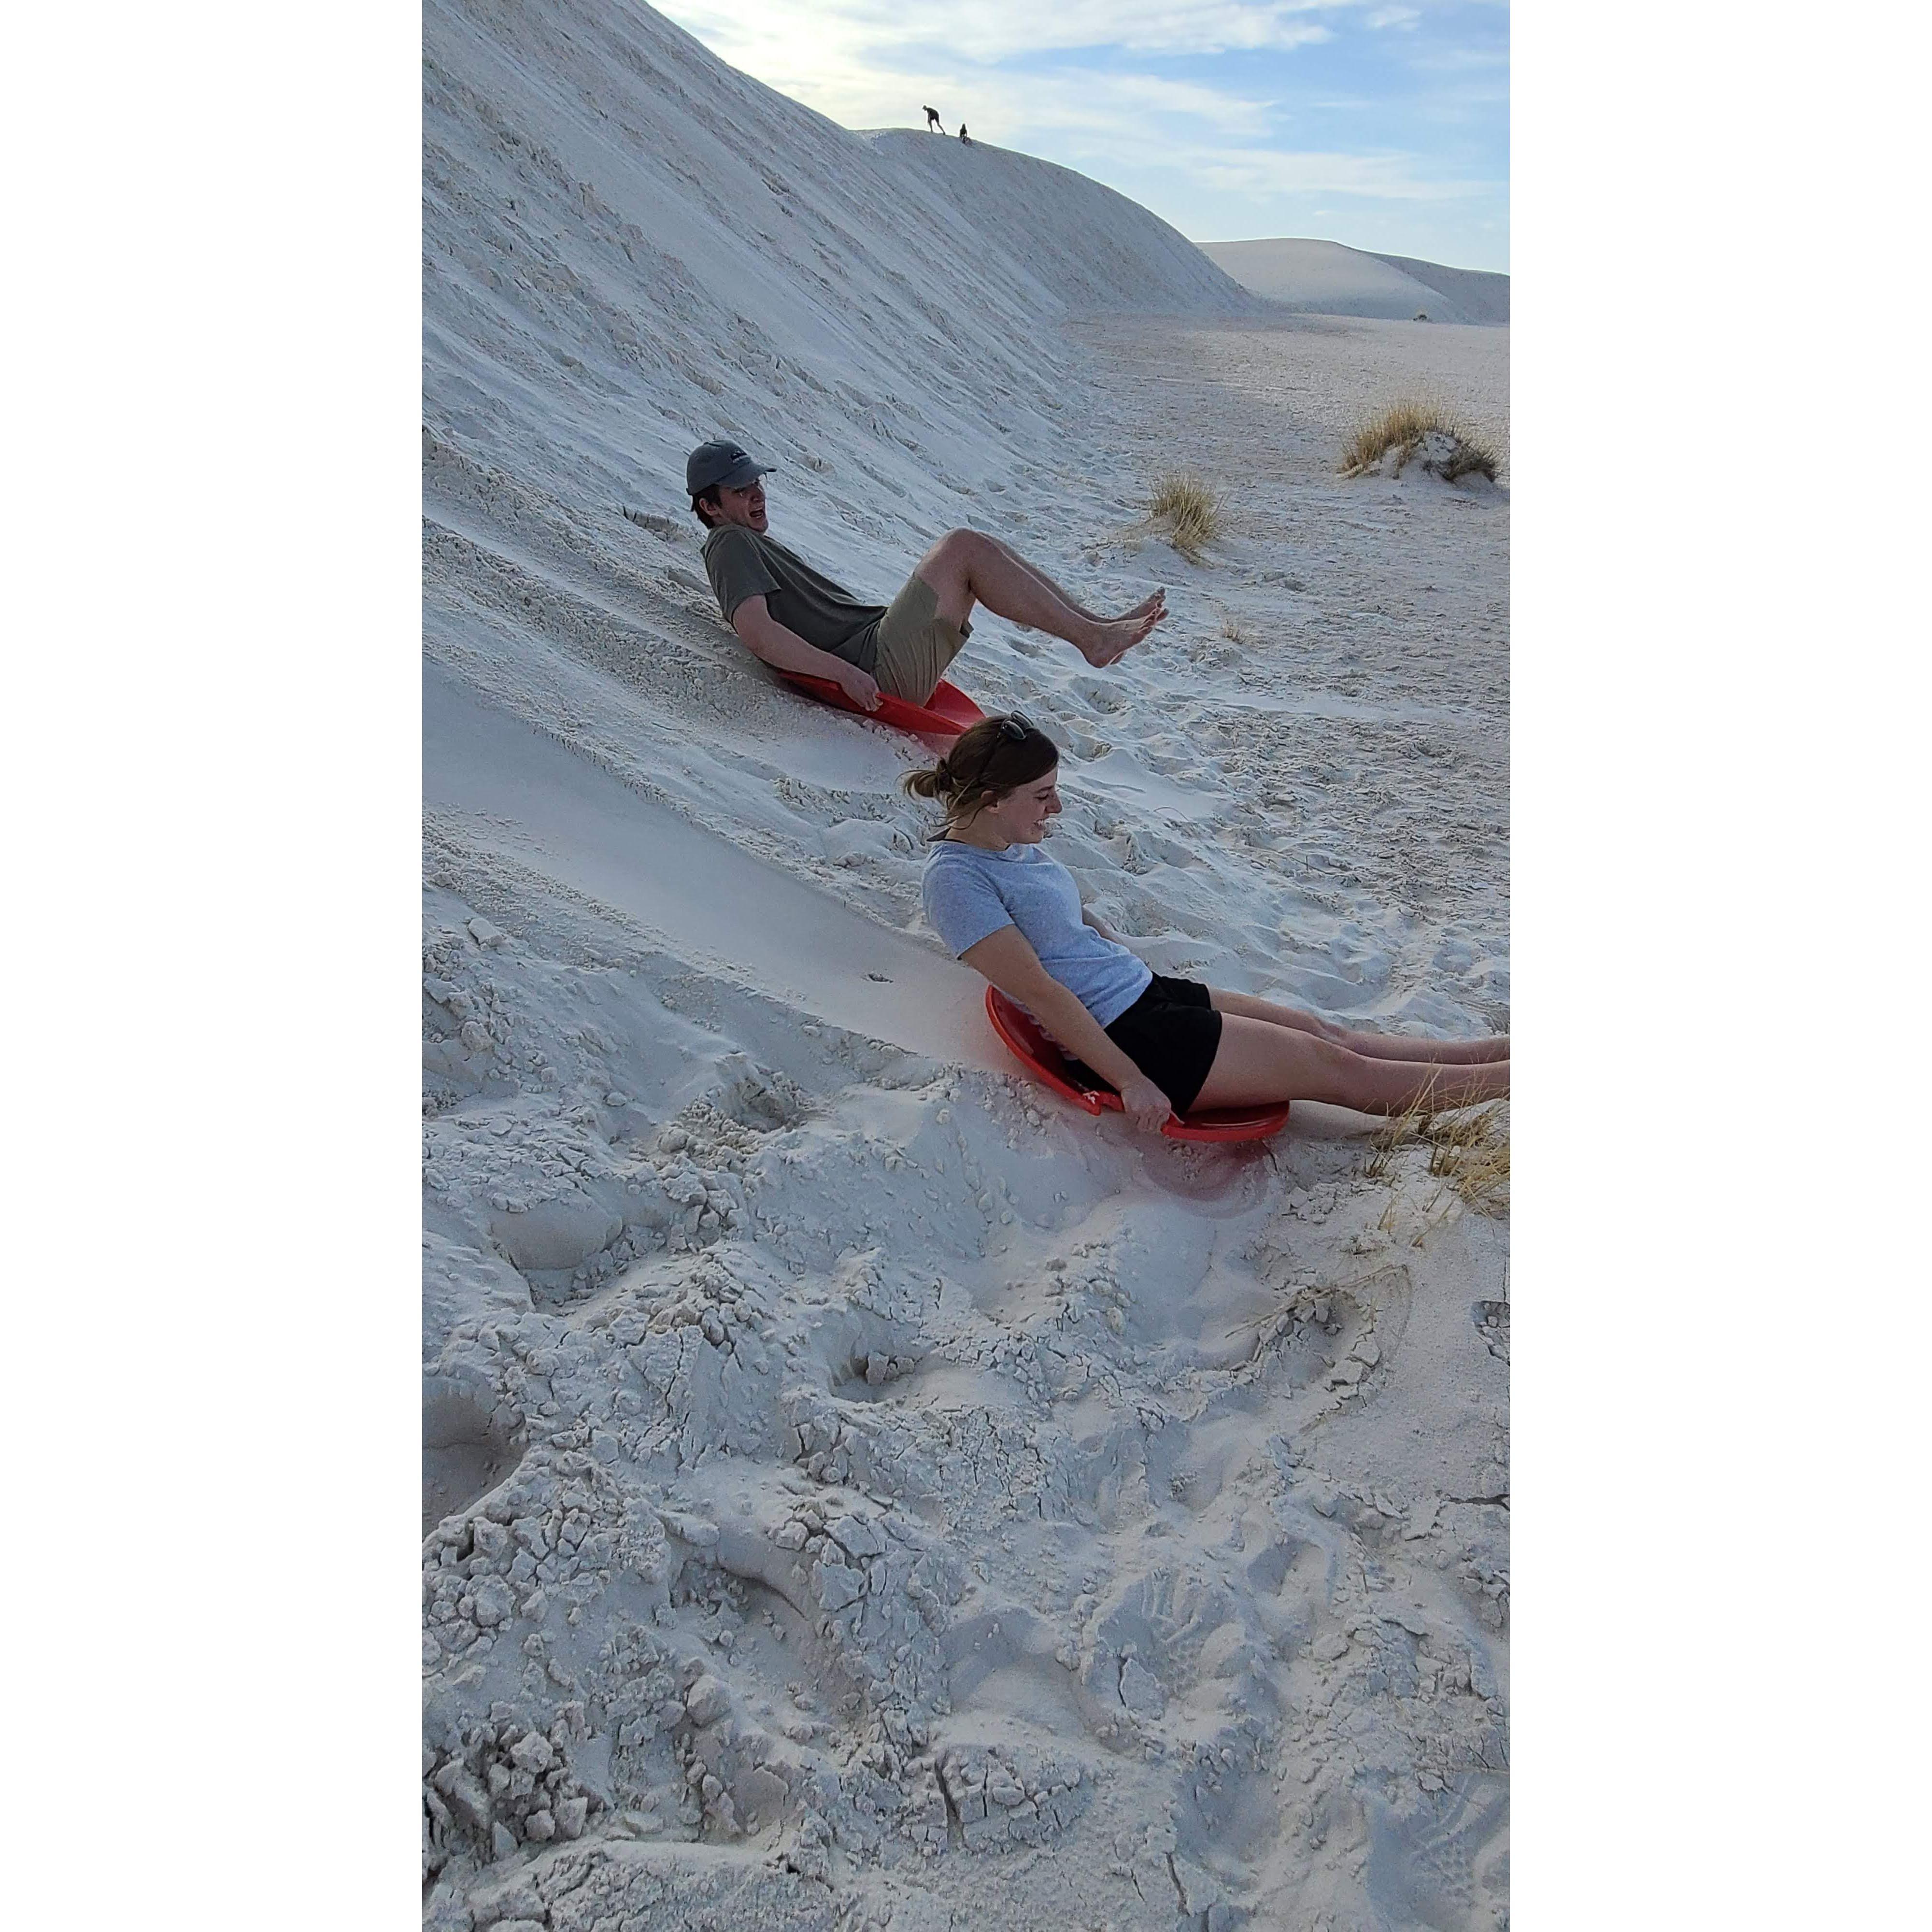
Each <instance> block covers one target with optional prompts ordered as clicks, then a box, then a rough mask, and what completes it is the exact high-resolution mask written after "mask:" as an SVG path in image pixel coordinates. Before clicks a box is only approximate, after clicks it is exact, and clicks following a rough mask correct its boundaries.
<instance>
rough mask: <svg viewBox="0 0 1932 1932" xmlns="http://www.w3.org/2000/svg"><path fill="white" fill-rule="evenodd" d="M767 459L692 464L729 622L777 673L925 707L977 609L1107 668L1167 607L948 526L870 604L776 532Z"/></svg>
mask: <svg viewBox="0 0 1932 1932" xmlns="http://www.w3.org/2000/svg"><path fill="white" fill-rule="evenodd" d="M770 469H771V465H770V464H769V463H758V462H755V461H754V460H753V459H752V458H751V457H750V456H749V455H747V454H746V452H745V451H744V450H742V449H739V446H737V444H736V443H724V442H715V443H703V444H701V445H700V446H699V447H698V448H697V449H694V450H693V451H692V452H691V455H690V457H689V458H688V460H686V462H685V466H684V480H685V487H686V488H687V489H688V490H689V491H690V493H691V510H692V512H693V514H695V516H696V517H697V520H698V521H699V522H700V523H702V524H703V526H704V527H705V529H706V532H708V533H709V534H707V535H706V538H705V539H704V568H705V571H706V574H708V575H709V577H710V579H711V588H712V591H713V592H714V593H715V595H716V596H717V598H718V609H719V610H721V611H722V612H723V613H724V621H725V622H727V624H729V625H730V626H731V628H732V629H733V630H734V631H736V632H737V634H738V636H739V640H741V641H742V643H743V644H744V646H745V649H747V650H748V651H749V652H751V655H753V656H754V657H757V658H763V661H765V662H766V664H769V665H771V666H772V668H773V669H774V670H782V671H791V672H794V673H799V674H800V675H802V676H806V677H823V678H829V679H832V682H835V684H837V685H838V687H839V688H840V689H841V690H842V691H844V694H845V695H846V696H847V697H849V698H850V700H852V702H853V703H854V704H856V705H857V706H859V708H860V709H862V710H865V711H876V710H877V709H878V706H879V699H880V694H882V693H883V694H886V695H888V696H890V697H899V698H903V699H904V700H906V701H907V703H911V704H923V703H926V700H927V699H929V697H931V696H932V693H933V690H934V688H935V686H936V685H938V682H939V680H940V679H941V677H943V676H944V675H945V673H946V667H947V665H948V664H950V663H951V662H952V661H953V658H955V657H956V655H958V654H959V650H960V648H961V646H963V645H964V644H965V641H966V640H967V638H968V636H970V635H971V632H972V629H973V626H972V623H971V616H972V612H973V607H974V604H976V603H977V604H985V605H986V608H987V609H988V610H990V611H992V613H993V614H994V615H995V616H996V617H1005V618H1008V619H1011V621H1012V622H1014V623H1016V624H1022V625H1026V626H1027V627H1028V628H1030V629H1032V630H1036V631H1047V632H1048V633H1049V634H1051V635H1052V636H1054V637H1059V638H1061V639H1062V640H1064V641H1065V642H1066V643H1070V644H1071V645H1072V646H1073V647H1074V649H1076V650H1077V651H1078V652H1079V653H1080V655H1082V657H1084V658H1085V659H1086V660H1087V661H1088V663H1089V664H1092V665H1094V666H1095V667H1100V666H1103V665H1106V664H1112V662H1113V661H1115V658H1118V657H1120V656H1121V655H1124V653H1125V652H1128V651H1130V650H1131V649H1133V647H1134V646H1135V645H1136V644H1137V643H1139V642H1140V640H1142V638H1143V637H1145V636H1146V635H1147V634H1148V631H1151V630H1152V629H1153V628H1154V626H1155V625H1157V624H1158V623H1159V622H1160V620H1161V619H1163V617H1165V616H1166V615H1167V593H1166V592H1165V591H1162V590H1157V591H1156V592H1154V595H1152V596H1151V597H1145V598H1142V600H1141V601H1140V602H1139V603H1138V604H1136V605H1135V606H1134V607H1133V609H1132V610H1128V611H1125V612H1124V613H1122V614H1121V616H1118V617H1105V616H1101V615H1100V613H1098V612H1097V611H1093V610H1088V608H1087V607H1086V606H1085V604H1082V603H1080V602H1079V601H1077V600H1076V599H1075V598H1072V597H1070V596H1069V595H1067V592H1065V591H1064V590H1063V589H1061V587H1060V586H1059V585H1058V584H1057V583H1055V582H1054V581H1053V580H1052V578H1051V577H1049V576H1048V575H1047V574H1046V572H1045V571H1043V570H1041V569H1040V568H1039V567H1038V565H1035V564H1031V563H1029V562H1027V560H1026V559H1025V558H1024V557H1022V556H1019V554H1018V553H1016V552H1015V551H1013V550H1009V549H1008V548H1007V546H1006V545H1005V544H1003V543H1001V541H1000V540H999V539H998V538H997V537H989V536H987V535H984V534H983V532H980V531H978V530H949V531H947V533H946V535H944V536H943V537H941V538H940V539H939V541H938V542H937V543H936V544H934V545H933V547H932V549H930V550H928V551H927V552H926V554H925V556H922V557H921V558H920V559H919V563H918V565H917V567H916V568H915V569H914V570H913V574H912V575H911V576H910V577H907V579H906V580H905V585H904V588H903V589H901V591H900V592H899V594H898V595H897V596H896V597H895V598H893V599H892V602H891V603H890V604H863V603H861V602H859V600H858V599H857V598H855V597H853V595H852V594H851V592H850V591H848V590H845V589H841V587H840V586H838V584H836V583H833V582H832V580H830V579H829V577H821V576H820V574H819V573H818V572H817V571H815V570H814V569H813V568H812V567H811V565H809V564H808V563H807V562H805V560H804V559H802V557H799V556H796V555H794V554H793V553H792V552H791V551H790V550H787V549H786V547H784V544H781V543H780V542H778V540H777V539H776V538H774V537H772V536H771V535H768V534H767V532H766V517H765V486H764V483H763V478H764V477H765V476H766V474H767V473H768V472H769V470H770Z"/></svg>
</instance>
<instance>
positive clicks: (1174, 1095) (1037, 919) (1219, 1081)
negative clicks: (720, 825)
mask: <svg viewBox="0 0 1932 1932" xmlns="http://www.w3.org/2000/svg"><path fill="white" fill-rule="evenodd" d="M1059 770H1060V752H1059V749H1058V747H1057V746H1056V745H1055V743H1054V742H1053V740H1052V739H1051V738H1049V736H1047V735H1046V733H1045V732H1044V731H1043V730H1040V727H1039V726H1038V725H1037V724H1033V723H1032V722H1031V721H1029V720H1028V719H1027V718H1022V717H1021V716H1020V715H1019V714H1018V713H1017V712H1010V713H1009V714H1008V715H1006V716H1004V717H992V718H982V719H981V720H980V722H979V723H978V724H974V725H972V726H971V727H968V729H967V730H965V731H964V732H962V733H961V734H960V736H959V738H958V739H957V740H956V742H954V744H953V748H952V749H951V750H950V751H948V752H947V754H946V755H945V757H943V758H941V760H940V761H939V763H938V764H937V765H936V766H933V767H932V768H931V769H929V770H926V771H920V772H912V773H910V775H908V776H907V778H906V779H905V781H904V782H905V787H906V789H907V790H908V791H910V792H911V793H914V794H915V795H916V796H919V797H921V798H936V799H939V800H941V802H942V803H944V805H945V808H946V825H945V829H944V831H943V832H941V834H940V835H939V836H938V838H937V840H936V841H935V843H934V844H933V847H932V852H931V853H930V854H929V856H928V857H927V859H926V874H925V877H924V879H923V880H922V883H921V896H922V899H923V901H924V902H925V906H926V919H927V920H928V922H929V923H930V925H931V926H932V929H933V930H934V931H935V932H937V933H938V935H939V936H940V938H941V939H943V940H944V941H945V942H946V945H947V950H949V951H950V952H951V953H954V954H955V955H956V956H958V957H959V959H963V960H964V961H965V962H966V964H967V965H968V966H970V967H971V968H973V970H974V971H975V972H976V973H977V974H980V976H981V977H983V978H984V979H986V980H990V981H991V982H992V983H993V985H995V986H997V987H998V988H999V989H1000V991H1001V992H1003V993H1004V994H1005V995H1006V996H1007V998H1009V999H1010V1000H1015V1001H1018V1002H1019V1004H1021V1005H1022V1006H1023V1007H1025V1008H1026V1009H1027V1010H1028V1012H1029V1013H1031V1014H1032V1016H1033V1017H1034V1019H1036V1020H1037V1021H1038V1022H1040V1025H1042V1026H1043V1027H1044V1028H1046V1031H1048V1032H1049V1034H1052V1036H1053V1037H1054V1038H1055V1040H1058V1042H1059V1043H1060V1044H1061V1046H1062V1047H1063V1048H1064V1049H1065V1050H1066V1051H1067V1052H1068V1053H1069V1054H1070V1055H1073V1057H1074V1058H1076V1060H1078V1061H1080V1062H1081V1063H1082V1065H1083V1066H1084V1067H1086V1068H1087V1069H1088V1070H1090V1071H1091V1072H1092V1073H1095V1074H1097V1075H1098V1076H1100V1079H1103V1080H1104V1081H1106V1082H1108V1084H1109V1085H1111V1086H1112V1088H1114V1090H1115V1092H1116V1093H1118V1094H1119V1095H1120V1097H1121V1106H1122V1107H1123V1108H1124V1109H1125V1111H1126V1112H1127V1117H1128V1118H1129V1119H1130V1120H1131V1121H1133V1123H1134V1124H1135V1125H1136V1127H1144V1128H1146V1129H1148V1130H1151V1131H1153V1132H1156V1133H1157V1132H1158V1131H1159V1130H1160V1128H1161V1127H1163V1125H1164V1124H1165V1123H1166V1120H1167V1117H1168V1115H1169V1113H1170V1112H1173V1113H1181V1114H1185V1113H1188V1112H1191V1111H1193V1109H1196V1108H1197V1107H1199V1108H1215V1107H1248V1106H1259V1105H1263V1104H1267V1103H1274V1102H1276V1101H1280V1100H1323V1101H1326V1102H1328V1103H1329V1104H1330V1105H1331V1106H1337V1107H1354V1108H1356V1109H1359V1110H1360V1111H1361V1112H1363V1113H1365V1114H1401V1113H1405V1112H1407V1111H1408V1110H1409V1109H1411V1108H1412V1107H1429V1108H1434V1109H1444V1108H1449V1107H1467V1106H1475V1105H1478V1104H1479V1103H1482V1102H1484V1101H1487V1100H1502V1099H1503V1098H1504V1097H1505V1096H1506V1095H1507V1094H1508V1092H1509V1085H1510V1065H1509V1051H1510V1043H1509V1041H1508V1038H1507V1037H1503V1036H1498V1037H1493V1038H1491V1039H1488V1040H1424V1039H1421V1038H1418V1037H1415V1036H1414V1035H1412V1034H1382V1033H1366V1032H1361V1031H1358V1030H1356V1029H1355V1028H1351V1027H1342V1026H1337V1025H1335V1024H1334V1022H1332V1021H1330V1020H1325V1019H1320V1018H1319V1017H1318V1016H1316V1015H1315V1014H1313V1013H1302V1012H1301V1011H1299V1010H1297V1009H1296V1008H1295V1007H1283V1006H1277V1005H1276V1004H1275V1003H1274V1001H1271V1000H1261V999H1256V998H1255V997H1254V996H1253V995H1252V994H1249V993H1226V992H1222V991H1221V989H1220V988H1219V987H1217V986H1202V984H1201V983H1199V981H1198V980H1178V979H1169V978H1166V977H1164V976H1163V975H1162V974H1158V973H1156V972H1154V971H1153V970H1152V969H1151V968H1150V967H1149V966H1148V965H1147V964H1146V962H1145V961H1143V960H1142V959H1141V958H1140V957H1139V956H1138V955H1137V954H1136V953H1133V951H1132V950H1130V949H1129V948H1128V947H1126V946H1124V945H1123V944H1121V941H1120V940H1119V938H1118V937H1117V936H1116V935H1115V934H1114V933H1112V932H1109V930H1108V929H1107V927H1106V925H1105V924H1104V923H1103V922H1102V921H1101V920H1100V919H1097V918H1096V917H1095V916H1094V914H1093V913H1090V912H1088V910H1086V909H1085V907H1083V906H1082V904H1081V903H1080V889H1079V886H1077V885H1076V883H1074V879H1073V874H1072V873H1070V871H1067V868H1066V867H1065V866H1064V865H1061V862H1059V860H1058V859H1052V858H1049V857H1048V856H1047V855H1046V853H1044V852H1043V851H1042V850H1040V841H1042V840H1043V838H1046V835H1047V832H1048V829H1049V827H1050V826H1051V825H1052V822H1053V820H1054V818H1055V815H1056V814H1058V811H1059V810H1060V791H1059V787H1058V778H1059Z"/></svg>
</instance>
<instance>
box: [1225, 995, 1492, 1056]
mask: <svg viewBox="0 0 1932 1932" xmlns="http://www.w3.org/2000/svg"><path fill="white" fill-rule="evenodd" d="M1208 998H1209V999H1210V1000H1211V1001H1212V1002H1213V1004H1214V1010H1215V1011H1216V1012H1217V1013H1240V1014H1242V1015H1244V1016H1245V1017H1246V1018H1247V1019H1256V1020H1266V1021H1267V1022H1268V1024H1269V1025H1271V1026H1279V1027H1292V1028H1294V1029H1295V1031H1296V1032H1297V1033H1312V1034H1314V1036H1315V1037H1316V1039H1318V1040H1327V1041H1328V1043H1329V1044H1330V1045H1331V1046H1346V1048H1347V1049H1349V1052H1351V1053H1359V1054H1361V1055H1362V1057H1363V1058H1364V1059H1367V1060H1407V1061H1427V1062H1428V1063H1430V1064H1431V1065H1433V1066H1437V1067H1481V1066H1487V1064H1490V1062H1491V1061H1498V1060H1507V1059H1508V1058H1509V1057H1510V1043H1509V1035H1508V1034H1496V1035H1494V1036H1493V1037H1491V1038H1490V1039H1487V1040H1422V1039H1419V1038H1417V1037H1413V1036H1412V1035H1410V1034H1396V1033H1361V1032H1358V1031H1356V1030H1355V1028H1353V1027H1345V1026H1337V1025H1336V1024H1335V1023H1334V1021H1333V1020H1325V1019H1320V1018H1319V1017H1318V1016H1316V1014H1313V1013H1303V1012H1302V1011H1301V1009H1300V1008H1299V1007H1281V1006H1277V1005H1276V1004H1275V1003H1274V1001H1272V1000H1258V999H1256V998H1255V997H1254V995H1253V994H1251V993H1224V992H1222V990H1221V989H1220V987H1218V986H1211V987H1210V988H1209V989H1208Z"/></svg>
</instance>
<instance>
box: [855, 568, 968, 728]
mask: <svg viewBox="0 0 1932 1932" xmlns="http://www.w3.org/2000/svg"><path fill="white" fill-rule="evenodd" d="M972 634H973V626H972V625H971V623H970V622H969V623H968V624H966V625H964V626H963V627H962V628H960V629H959V630H955V629H954V628H953V626H952V625H950V624H949V623H947V622H945V621H944V619H942V618H941V616H940V615H939V596H938V592H936V591H935V590H934V589H933V587H932V585H931V584H929V583H927V582H926V579H925V578H924V577H921V576H919V574H917V573H916V571H915V572H914V573H913V575H912V576H910V577H907V579H906V580H905V587H904V589H902V590H901V591H900V592H899V594H898V595H897V596H896V597H895V598H893V599H892V603H891V604H890V606H889V607H888V608H887V610H886V614H885V615H884V616H883V617H881V618H880V619H879V628H878V631H877V639H878V649H879V655H878V661H877V664H875V665H874V667H873V671H872V675H873V676H874V677H875V678H876V679H877V680H878V685H879V688H880V690H881V691H886V692H888V693H889V694H890V695H891V696H892V697H902V698H904V700H905V701H906V702H907V703H908V704H923V703H925V702H926V700H927V699H928V698H929V697H931V696H932V693H933V688H934V687H935V685H937V684H938V682H939V680H940V679H941V678H942V677H944V676H945V675H946V667H947V665H948V664H950V663H951V662H952V661H953V659H954V658H956V657H957V656H958V655H959V652H960V651H961V649H962V647H963V646H964V645H965V642H966V640H967V639H968V637H971V635H972Z"/></svg>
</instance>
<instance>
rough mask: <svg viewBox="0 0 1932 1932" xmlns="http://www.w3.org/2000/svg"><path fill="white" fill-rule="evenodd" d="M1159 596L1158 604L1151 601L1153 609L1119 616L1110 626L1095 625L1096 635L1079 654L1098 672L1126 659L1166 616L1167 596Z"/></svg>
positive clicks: (1143, 606) (1082, 645)
mask: <svg viewBox="0 0 1932 1932" xmlns="http://www.w3.org/2000/svg"><path fill="white" fill-rule="evenodd" d="M1157 596H1160V601H1158V602H1154V600H1153V599H1150V600H1148V601H1149V603H1152V604H1154V607H1153V608H1151V609H1150V608H1149V607H1148V604H1141V605H1138V606H1136V608H1135V609H1134V610H1130V611H1129V612H1128V613H1127V615H1126V616H1124V617H1116V618H1115V619H1113V620H1112V622H1110V623H1104V624H1096V625H1094V634H1093V636H1092V637H1091V638H1089V639H1088V640H1087V641H1086V642H1085V643H1079V644H1077V645H1076V648H1077V649H1079V652H1080V655H1082V657H1083V658H1085V659H1086V660H1087V661H1088V663H1089V664H1091V665H1092V666H1093V667H1094V669H1095V670H1102V669H1103V668H1104V667H1106V666H1107V665H1108V664H1112V662H1113V661H1115V658H1121V657H1124V656H1126V655H1127V652H1130V650H1132V649H1133V647H1134V646H1135V645H1136V644H1137V643H1139V642H1140V640H1142V638H1143V637H1145V636H1146V635H1147V634H1148V631H1151V630H1152V629H1153V628H1154V626H1155V625H1157V624H1158V623H1159V622H1160V620H1161V619H1163V617H1165V616H1166V615H1167V604H1166V598H1165V597H1164V596H1162V595H1160V593H1157Z"/></svg>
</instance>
